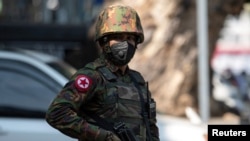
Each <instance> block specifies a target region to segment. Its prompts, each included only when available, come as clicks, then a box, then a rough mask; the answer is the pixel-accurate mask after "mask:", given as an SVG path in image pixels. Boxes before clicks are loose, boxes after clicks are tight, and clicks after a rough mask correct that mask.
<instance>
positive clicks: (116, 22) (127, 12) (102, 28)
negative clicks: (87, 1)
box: [95, 5, 144, 43]
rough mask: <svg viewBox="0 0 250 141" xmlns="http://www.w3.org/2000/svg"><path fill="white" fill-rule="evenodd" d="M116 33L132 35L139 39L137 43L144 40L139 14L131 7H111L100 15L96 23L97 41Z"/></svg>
mask: <svg viewBox="0 0 250 141" xmlns="http://www.w3.org/2000/svg"><path fill="white" fill-rule="evenodd" d="M114 33H132V34H134V35H136V36H137V37H138V41H137V43H142V42H143V40H144V34H143V29H142V25H141V21H140V18H139V16H138V14H137V12H136V11H135V10H134V9H133V8H131V7H129V6H121V5H116V6H109V7H107V8H105V9H104V10H103V11H102V12H101V13H100V15H99V18H98V20H97V23H96V36H95V40H99V39H100V38H102V37H104V36H105V35H109V34H114Z"/></svg>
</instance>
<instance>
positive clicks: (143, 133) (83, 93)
mask: <svg viewBox="0 0 250 141" xmlns="http://www.w3.org/2000/svg"><path fill="white" fill-rule="evenodd" d="M95 40H96V41H97V43H98V44H99V45H100V47H101V48H102V53H101V54H100V57H98V58H97V59H96V60H95V61H94V62H90V63H88V64H86V66H85V67H83V68H81V69H79V70H78V71H77V72H76V73H75V74H74V75H73V76H72V79H71V80H70V81H69V82H68V83H67V84H66V85H65V86H64V88H63V89H62V90H61V92H60V93H59V94H58V95H57V97H56V98H55V99H54V100H53V101H52V103H51V105H50V107H49V109H48V111H47V114H46V120H47V122H48V123H49V124H50V125H51V126H52V127H54V128H56V129H58V130H59V131H61V132H62V133H64V134H66V135H68V136H70V137H72V138H77V139H78V140H79V141H83V140H84V141H159V131H158V127H157V125H156V104H155V102H154V100H153V98H152V97H151V94H150V91H149V90H148V86H147V83H146V82H145V80H144V78H143V77H142V75H141V74H140V73H139V72H137V71H135V70H132V69H130V68H129V67H128V63H129V62H130V60H131V59H132V58H133V56H134V53H135V51H136V48H137V45H138V44H139V43H142V42H143V40H144V34H143V29H142V26H141V22H140V18H139V16H138V14H137V12H136V11H135V10H134V9H133V8H131V7H129V6H123V5H116V6H109V7H107V8H106V9H104V10H103V11H102V12H101V13H100V15H99V18H98V19H97V23H96V36H95Z"/></svg>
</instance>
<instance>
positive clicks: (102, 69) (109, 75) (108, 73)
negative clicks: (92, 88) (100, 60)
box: [97, 67, 117, 80]
mask: <svg viewBox="0 0 250 141" xmlns="http://www.w3.org/2000/svg"><path fill="white" fill-rule="evenodd" d="M97 70H98V71H99V72H101V74H102V75H103V76H104V77H105V79H107V80H115V79H116V78H117V77H116V76H115V75H114V74H113V73H112V72H111V71H110V70H109V69H108V68H106V67H99V68H98V69H97Z"/></svg>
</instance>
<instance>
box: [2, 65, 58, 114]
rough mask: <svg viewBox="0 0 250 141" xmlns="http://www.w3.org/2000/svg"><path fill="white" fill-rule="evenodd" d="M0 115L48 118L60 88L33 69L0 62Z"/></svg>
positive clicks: (28, 66)
mask: <svg viewBox="0 0 250 141" xmlns="http://www.w3.org/2000/svg"><path fill="white" fill-rule="evenodd" d="M0 64H1V65H0V78H1V79H0V91H1V93H0V95H1V99H0V116H8V117H31V118H44V115H45V111H46V110H47V108H48V105H49V104H50V102H51V100H52V99H53V98H54V97H55V96H56V94H57V93H58V92H59V90H60V88H61V87H62V86H60V85H59V84H58V83H56V82H55V81H54V80H53V79H52V78H49V77H48V75H46V74H44V73H43V72H41V71H40V70H38V69H37V68H34V67H33V66H30V65H27V64H24V63H20V62H18V61H9V60H1V61H0Z"/></svg>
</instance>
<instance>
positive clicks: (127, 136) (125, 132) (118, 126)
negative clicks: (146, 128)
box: [114, 122, 139, 141]
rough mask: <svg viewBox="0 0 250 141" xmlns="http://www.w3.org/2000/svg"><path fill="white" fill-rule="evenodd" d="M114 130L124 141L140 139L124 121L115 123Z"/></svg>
mask: <svg viewBox="0 0 250 141" xmlns="http://www.w3.org/2000/svg"><path fill="white" fill-rule="evenodd" d="M114 131H115V132H116V134H117V135H118V137H119V138H120V139H121V140H122V141H139V140H138V139H137V138H136V136H135V134H134V133H133V132H132V131H131V129H129V128H127V127H126V126H125V123H123V122H118V123H115V125H114Z"/></svg>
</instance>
